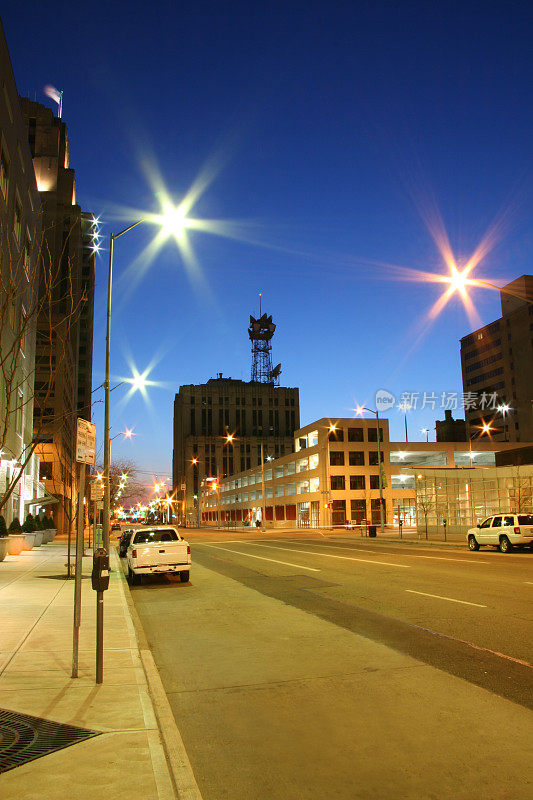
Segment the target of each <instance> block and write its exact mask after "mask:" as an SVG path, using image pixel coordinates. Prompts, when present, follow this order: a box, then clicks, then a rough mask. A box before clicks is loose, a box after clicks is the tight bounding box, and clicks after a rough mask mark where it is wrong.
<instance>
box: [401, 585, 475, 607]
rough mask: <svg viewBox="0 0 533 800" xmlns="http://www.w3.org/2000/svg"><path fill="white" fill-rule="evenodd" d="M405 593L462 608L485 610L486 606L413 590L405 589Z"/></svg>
mask: <svg viewBox="0 0 533 800" xmlns="http://www.w3.org/2000/svg"><path fill="white" fill-rule="evenodd" d="M405 591H406V592H410V594H421V595H423V597H436V598H437V600H449V601H450V603H462V605H464V606H477V608H487V606H484V605H482V604H481V603H469V602H468V600H456V599H455V598H454V597H443V596H442V595H440V594H428V593H427V592H416V591H415V590H414V589H406V590H405Z"/></svg>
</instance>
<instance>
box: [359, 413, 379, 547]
mask: <svg viewBox="0 0 533 800" xmlns="http://www.w3.org/2000/svg"><path fill="white" fill-rule="evenodd" d="M363 411H368V413H369V414H375V415H376V428H377V440H378V483H379V520H380V527H381V533H385V521H384V513H383V476H382V474H381V447H380V442H381V436H380V433H379V411H378V410H377V409H376V410H375V411H374V409H372V408H366V407H365V406H358V407H357V409H356V413H357V414H362V413H363Z"/></svg>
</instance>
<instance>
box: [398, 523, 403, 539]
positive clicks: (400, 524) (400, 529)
mask: <svg viewBox="0 0 533 800" xmlns="http://www.w3.org/2000/svg"><path fill="white" fill-rule="evenodd" d="M398 528H399V531H400V539H401V538H402V528H403V521H402V520H401V519H400V520H398Z"/></svg>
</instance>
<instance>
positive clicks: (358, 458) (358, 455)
mask: <svg viewBox="0 0 533 800" xmlns="http://www.w3.org/2000/svg"><path fill="white" fill-rule="evenodd" d="M348 464H349V465H350V467H364V465H365V454H364V452H363V451H362V450H361V451H359V450H350V452H349V453H348Z"/></svg>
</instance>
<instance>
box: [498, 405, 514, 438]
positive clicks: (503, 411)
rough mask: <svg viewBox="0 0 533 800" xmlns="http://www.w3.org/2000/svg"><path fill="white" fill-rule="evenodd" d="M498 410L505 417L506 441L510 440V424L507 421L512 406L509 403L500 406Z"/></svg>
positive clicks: (504, 432) (504, 430)
mask: <svg viewBox="0 0 533 800" xmlns="http://www.w3.org/2000/svg"><path fill="white" fill-rule="evenodd" d="M498 411H499V412H500V414H501V415H502V417H503V438H504V441H505V442H508V441H509V424H508V422H507V415H508V414H509V413H510V411H511V406H509V405H507V403H504V404H502V405H501V406H498Z"/></svg>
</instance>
